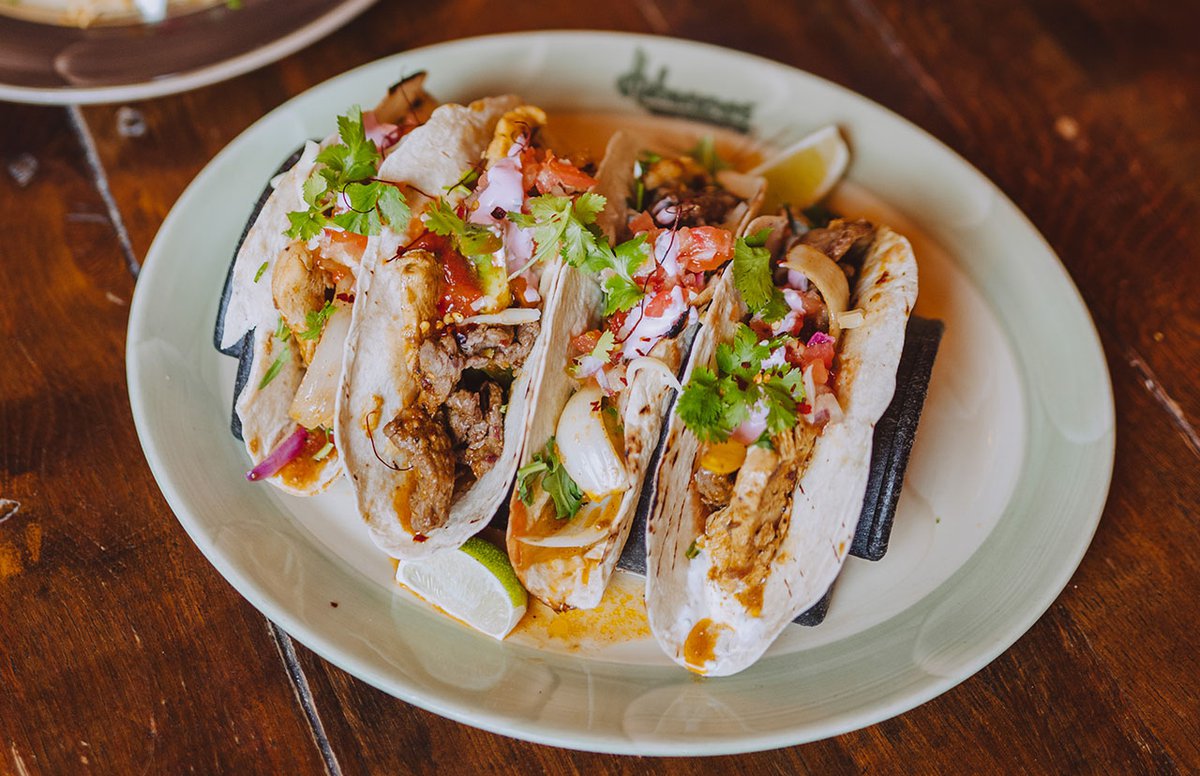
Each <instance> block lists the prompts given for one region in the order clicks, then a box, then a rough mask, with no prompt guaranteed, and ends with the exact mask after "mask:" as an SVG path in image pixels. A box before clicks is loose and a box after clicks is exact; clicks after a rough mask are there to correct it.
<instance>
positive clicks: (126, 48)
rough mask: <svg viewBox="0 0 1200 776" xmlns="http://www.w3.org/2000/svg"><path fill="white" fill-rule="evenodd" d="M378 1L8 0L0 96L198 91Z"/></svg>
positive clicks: (88, 97) (1, 38) (68, 99)
mask: <svg viewBox="0 0 1200 776" xmlns="http://www.w3.org/2000/svg"><path fill="white" fill-rule="evenodd" d="M372 2H374V0H220V1H214V0H137V2H133V1H132V0H119V2H112V0H107V1H106V0H3V1H2V2H0V99H3V100H13V101H16V102H33V103H45V104H52V105H61V104H67V103H97V102H122V101H126V100H142V99H146V98H149V97H158V96H161V95H164V94H173V93H175V92H183V91H187V90H189V89H195V88H198V87H200V86H206V85H208V84H211V83H216V82H217V81H223V80H226V79H228V78H233V77H234V76H237V75H241V74H242V73H245V72H247V71H249V70H253V69H255V68H257V67H261V66H263V65H265V64H268V63H270V62H274V61H275V60H277V59H281V58H283V57H285V56H287V55H288V54H291V53H292V52H294V51H297V50H298V49H301V48H303V47H305V46H307V45H308V44H310V43H312V42H313V41H315V40H317V39H318V38H321V37H323V36H325V35H328V34H329V33H330V32H332V31H334V30H336V29H337V28H338V27H341V26H342V25H343V24H345V23H346V22H348V21H350V20H351V19H353V18H354V17H355V16H357V15H358V14H359V13H361V12H362V11H363V10H365V9H366V8H367V7H368V6H369V5H371V3H372ZM116 6H124V7H125V8H126V10H125V11H124V12H120V9H117V8H116ZM156 18H157V19H160V20H159V21H154V22H151V23H146V22H145V21H143V20H144V19H156Z"/></svg>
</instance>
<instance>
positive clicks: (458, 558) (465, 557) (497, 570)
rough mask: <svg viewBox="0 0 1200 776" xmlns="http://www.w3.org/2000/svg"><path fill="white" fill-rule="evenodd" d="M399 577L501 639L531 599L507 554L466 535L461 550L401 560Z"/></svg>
mask: <svg viewBox="0 0 1200 776" xmlns="http://www.w3.org/2000/svg"><path fill="white" fill-rule="evenodd" d="M396 581H397V582H399V583H400V584H401V585H404V586H405V587H406V588H408V589H409V590H411V591H413V592H414V593H416V594H417V595H418V596H420V597H421V598H423V599H424V600H425V601H427V602H429V603H431V604H433V605H434V606H436V607H438V608H440V609H442V610H443V611H445V612H446V613H447V614H449V615H450V616H452V617H455V618H457V619H459V620H462V621H463V622H465V623H466V624H468V625H470V626H471V627H472V628H475V629H476V630H479V631H482V632H484V633H486V634H488V635H489V636H492V637H494V638H497V639H502V638H504V637H505V636H507V635H508V634H509V632H510V631H512V629H513V628H514V627H516V625H517V623H518V622H520V620H521V617H523V616H524V614H525V608H526V606H527V605H528V603H529V594H528V593H526V592H525V588H524V587H522V586H521V581H520V580H519V579H517V572H515V571H514V570H513V567H512V563H510V562H509V560H508V555H506V554H505V552H504V550H502V549H500V548H499V547H497V546H496V545H494V544H492V543H491V542H487V541H484V540H483V539H480V538H478V537H474V538H471V539H467V541H466V543H465V544H463V546H462V547H460V548H459V549H457V550H444V551H442V552H439V553H436V554H434V555H431V556H429V557H428V558H422V559H421V560H414V561H401V562H400V564H399V565H398V566H397V567H396Z"/></svg>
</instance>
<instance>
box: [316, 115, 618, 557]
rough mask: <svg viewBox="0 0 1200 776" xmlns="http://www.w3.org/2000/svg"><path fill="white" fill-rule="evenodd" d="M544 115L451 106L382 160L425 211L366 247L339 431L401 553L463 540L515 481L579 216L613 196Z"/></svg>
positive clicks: (394, 550)
mask: <svg viewBox="0 0 1200 776" xmlns="http://www.w3.org/2000/svg"><path fill="white" fill-rule="evenodd" d="M545 123H546V117H545V114H544V113H543V112H542V111H541V110H540V109H538V108H536V107H534V106H531V105H523V104H521V102H520V100H519V99H518V98H517V97H515V96H508V97H493V98H487V99H484V100H480V101H479V102H477V103H473V104H472V105H470V106H467V107H463V106H459V105H445V106H442V107H440V108H438V110H436V111H434V113H433V114H432V116H431V117H430V118H429V120H428V121H427V122H426V123H425V125H424V126H422V127H421V128H419V129H417V130H414V131H413V133H412V134H411V135H410V136H409V138H408V140H407V141H406V143H405V145H404V146H403V147H402V148H400V149H399V150H398V151H397V152H396V154H395V155H393V156H391V157H390V158H389V159H387V160H386V161H385V163H384V164H383V166H382V167H381V168H380V177H381V178H383V179H385V180H387V181H391V182H394V183H395V184H397V185H398V186H400V188H401V189H402V190H403V191H404V193H405V197H406V201H407V202H408V203H409V205H410V207H411V210H412V213H413V216H412V218H411V220H410V222H409V227H408V229H407V231H406V232H405V233H403V234H393V233H390V232H388V231H386V230H385V233H384V235H383V238H382V239H381V240H380V242H379V245H378V248H377V250H374V251H372V252H370V253H368V255H367V256H366V257H365V258H364V261H363V265H362V271H361V276H360V278H359V296H358V303H357V304H356V306H355V309H354V314H353V320H352V322H351V324H350V331H349V335H348V337H347V344H346V353H345V367H344V369H345V374H344V381H343V388H342V395H341V400H340V403H339V406H338V419H337V426H336V436H337V439H338V441H339V443H340V444H341V446H342V450H343V455H344V457H345V465H346V470H347V472H348V473H349V474H350V476H351V479H352V482H353V486H354V492H355V496H356V499H357V504H358V509H359V512H360V513H361V515H362V517H363V518H364V520H365V521H366V523H367V525H368V527H369V529H370V532H371V536H372V539H373V540H374V541H375V543H376V544H377V545H378V546H379V547H380V548H382V549H383V550H385V551H386V552H388V553H389V554H390V555H392V556H393V557H396V558H400V559H404V560H411V559H415V558H420V557H424V556H427V555H430V554H432V553H434V552H436V551H438V550H441V549H447V548H454V547H458V546H460V545H461V544H462V543H463V542H464V541H465V540H466V539H467V538H469V537H470V536H472V535H473V534H475V533H476V532H477V531H479V530H480V529H481V528H483V527H484V526H486V525H487V523H488V521H489V520H490V519H491V518H492V516H493V515H494V514H495V512H496V511H497V509H498V508H499V507H500V506H501V505H502V504H503V503H504V500H505V498H506V496H507V494H508V490H509V488H510V486H511V484H512V479H513V475H514V474H515V472H516V468H517V457H518V455H519V453H520V449H521V445H522V441H523V439H524V436H525V433H526V431H527V429H528V425H529V424H528V419H529V413H530V409H531V407H532V402H533V397H534V394H535V392H536V389H537V387H538V386H539V385H540V384H541V374H542V368H543V365H544V363H545V353H546V343H547V339H548V337H547V334H548V333H549V332H550V331H551V329H552V326H551V318H552V316H553V312H552V309H551V305H550V303H549V301H548V300H551V299H553V298H554V291H555V289H556V288H557V284H558V280H559V270H560V267H561V265H562V258H561V255H562V253H563V252H564V251H569V250H570V249H571V247H572V245H571V244H570V243H571V241H570V240H569V239H568V237H567V236H566V235H567V230H566V227H565V226H564V223H565V221H571V222H572V223H575V222H578V221H579V219H580V218H582V219H583V220H587V221H590V220H592V219H594V217H595V213H596V211H597V210H598V208H597V207H595V199H594V195H591V194H589V193H588V189H590V188H591V187H593V186H594V185H595V183H596V181H595V178H593V177H592V176H591V175H590V174H588V173H587V172H585V171H584V169H581V166H586V165H585V164H584V163H583V162H582V161H580V162H579V164H576V163H575V161H572V160H570V159H564V158H560V157H559V156H557V155H555V154H554V152H553V151H552V150H551V149H547V148H544V147H543V146H542V142H541V137H542V134H543V133H542V132H541V128H542V126H543V125H544V124H545ZM577 161H578V160H577ZM581 214H582V215H581Z"/></svg>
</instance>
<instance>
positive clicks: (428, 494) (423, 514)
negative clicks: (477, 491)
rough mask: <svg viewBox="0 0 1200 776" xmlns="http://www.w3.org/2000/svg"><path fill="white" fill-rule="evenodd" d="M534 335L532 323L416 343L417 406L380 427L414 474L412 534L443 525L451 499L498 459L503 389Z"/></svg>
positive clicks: (447, 332)
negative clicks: (417, 345) (403, 455)
mask: <svg viewBox="0 0 1200 776" xmlns="http://www.w3.org/2000/svg"><path fill="white" fill-rule="evenodd" d="M539 330H540V324H539V323H538V322H536V321H535V322H533V323H525V324H521V325H519V326H504V325H492V324H483V325H473V326H463V327H453V326H452V327H447V328H443V329H440V330H436V331H434V332H432V333H431V334H430V336H429V337H427V338H426V339H425V340H424V341H422V342H421V345H420V347H419V348H418V350H417V365H418V373H419V383H420V386H421V390H420V393H419V394H418V396H417V401H416V403H415V404H414V405H412V407H410V408H409V409H407V410H405V412H404V413H402V414H401V415H400V417H398V418H396V419H395V420H394V421H392V423H389V424H388V426H387V427H386V428H385V433H386V434H387V435H388V438H389V439H391V441H392V443H393V444H395V445H396V446H397V447H398V448H400V449H401V450H403V451H404V452H405V453H408V454H409V458H408V460H409V461H410V462H411V465H413V466H414V469H416V471H415V473H416V475H417V479H416V482H417V483H419V486H418V487H417V488H414V489H413V492H412V493H411V494H410V496H409V504H408V508H409V512H410V514H411V524H412V528H413V530H414V531H417V532H423V531H427V530H429V529H431V528H436V527H438V526H439V525H441V524H442V523H444V522H445V521H446V519H447V516H448V515H449V510H450V503H451V501H452V500H453V498H454V495H455V494H456V493H457V492H460V491H461V490H463V489H464V487H465V485H466V484H469V483H470V482H473V481H475V480H478V479H479V478H480V477H482V476H483V475H485V474H487V472H489V471H490V470H491V468H492V467H493V466H494V465H495V464H496V461H497V460H499V458H500V455H501V453H502V452H503V450H504V406H505V402H506V394H507V383H508V381H509V380H510V379H511V377H512V373H513V372H514V371H516V370H519V369H520V368H521V367H522V366H524V364H525V360H526V359H527V358H528V357H529V352H530V350H531V349H532V348H533V343H534V340H535V339H537V335H538V331H539Z"/></svg>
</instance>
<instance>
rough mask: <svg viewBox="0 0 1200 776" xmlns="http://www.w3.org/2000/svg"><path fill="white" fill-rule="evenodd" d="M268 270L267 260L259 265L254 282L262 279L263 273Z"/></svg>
mask: <svg viewBox="0 0 1200 776" xmlns="http://www.w3.org/2000/svg"><path fill="white" fill-rule="evenodd" d="M266 271H267V262H265V261H264V262H263V263H262V264H259V265H258V272H255V273H254V282H255V283H257V282H258V281H260V280H262V276H263V273H264V272H266Z"/></svg>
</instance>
